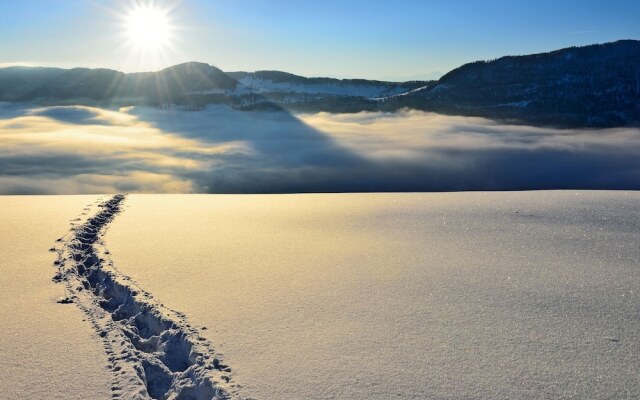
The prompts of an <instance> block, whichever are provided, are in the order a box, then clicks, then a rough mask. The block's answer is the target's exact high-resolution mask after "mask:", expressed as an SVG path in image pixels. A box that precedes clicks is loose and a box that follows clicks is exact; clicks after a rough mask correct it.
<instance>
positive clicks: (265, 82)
mask: <svg viewBox="0 0 640 400" xmlns="http://www.w3.org/2000/svg"><path fill="white" fill-rule="evenodd" d="M238 82H240V85H241V86H238V87H237V88H236V89H235V91H233V92H232V93H231V94H232V95H243V94H248V93H258V94H263V93H273V92H277V93H297V94H325V95H333V96H355V97H366V98H373V97H382V96H392V95H395V94H399V93H402V92H406V88H404V87H402V86H400V85H354V84H346V83H345V84H307V85H302V84H297V83H291V82H273V81H272V80H270V79H262V78H258V77H255V76H252V75H248V76H245V77H243V78H242V79H240V80H238Z"/></svg>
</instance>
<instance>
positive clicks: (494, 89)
mask: <svg viewBox="0 0 640 400" xmlns="http://www.w3.org/2000/svg"><path fill="white" fill-rule="evenodd" d="M390 102H391V103H395V105H396V106H409V107H412V108H418V109H422V110H429V111H438V112H445V113H451V114H463V115H477V116H482V117H489V118H499V119H513V120H517V121H524V122H528V123H534V124H552V125H561V126H621V125H629V124H636V125H637V124H638V123H640V41H636V40H622V41H618V42H614V43H608V44H602V45H591V46H585V47H571V48H567V49H562V50H557V51H553V52H550V53H543V54H534V55H528V56H519V57H512V56H510V57H502V58H499V59H497V60H493V61H478V62H474V63H470V64H466V65H463V66H462V67H460V68H457V69H454V70H453V71H451V72H449V73H447V74H446V75H444V76H443V77H442V78H441V79H440V80H439V81H438V82H437V84H436V85H433V86H431V87H429V88H428V89H426V90H422V91H419V92H416V93H412V94H410V95H408V96H407V97H406V98H403V99H401V101H398V99H392V100H391V101H390Z"/></svg>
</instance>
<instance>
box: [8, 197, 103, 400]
mask: <svg viewBox="0 0 640 400" xmlns="http://www.w3.org/2000/svg"><path fill="white" fill-rule="evenodd" d="M96 199H97V196H40V197H36V196H2V197H0V286H1V287H2V290H1V291H0V304H1V305H2V306H1V307H0V321H1V323H2V329H1V333H0V398H1V399H54V400H55V399H78V400H80V399H110V398H111V379H112V377H111V373H110V371H109V370H108V369H107V356H106V354H105V353H104V349H103V348H102V344H101V343H100V341H99V340H97V339H96V336H95V334H94V332H93V330H92V329H91V326H90V325H89V324H88V323H87V322H83V314H82V313H81V312H80V310H78V309H77V308H76V307H74V306H73V305H72V304H58V303H57V302H56V301H57V300H58V299H59V298H60V297H63V296H64V288H63V287H61V286H59V285H56V284H54V283H53V282H52V280H51V279H52V278H53V275H54V271H55V270H54V268H53V266H52V263H53V261H54V259H55V254H53V253H51V252H49V251H48V250H49V248H51V247H52V246H53V245H54V244H55V243H56V239H58V238H59V237H60V236H62V235H64V234H66V233H67V231H68V230H69V228H70V225H69V221H71V220H74V219H76V218H77V217H81V213H83V208H84V207H85V206H86V205H87V204H91V203H92V202H94V201H95V200H96Z"/></svg>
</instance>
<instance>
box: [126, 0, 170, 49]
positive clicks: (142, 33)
mask: <svg viewBox="0 0 640 400" xmlns="http://www.w3.org/2000/svg"><path fill="white" fill-rule="evenodd" d="M125 25H126V31H127V32H126V34H127V37H128V38H129V40H130V42H131V43H132V44H133V45H134V46H135V47H137V48H139V49H143V50H158V49H162V48H164V47H166V46H167V45H168V44H169V40H170V36H171V24H170V23H169V19H168V17H167V12H166V11H165V10H162V9H160V8H157V7H154V6H152V5H147V6H139V7H136V8H133V9H132V10H131V11H130V12H129V14H128V15H127V16H126V18H125Z"/></svg>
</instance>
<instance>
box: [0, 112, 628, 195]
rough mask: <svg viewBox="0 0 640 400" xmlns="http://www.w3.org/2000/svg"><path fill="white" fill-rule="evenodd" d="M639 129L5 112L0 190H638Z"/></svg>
mask: <svg viewBox="0 0 640 400" xmlns="http://www.w3.org/2000/svg"><path fill="white" fill-rule="evenodd" d="M637 154H640V130H638V129H608V130H557V129H547V128H535V127H527V126H516V125H504V124H499V123H496V122H493V121H489V120H485V119H481V118H469V117H451V116H443V115H437V114H432V113H424V112H417V111H406V112H399V113H392V114H386V113H359V114H326V113H319V114H302V115H292V114H290V113H288V112H286V111H282V112H245V111H236V110H232V109H230V108H228V107H226V106H212V107H208V108H207V109H206V110H203V111H196V112H193V111H182V110H160V109H155V108H148V107H135V108H127V109H120V110H105V109H99V108H92V107H84V106H64V107H61V106H57V107H41V106H29V105H14V104H0V193H2V194H31V193H98V192H114V191H120V192H147V193H155V192H160V193H167V192H172V193H175V192H187V193H188V192H202V193H272V192H317V191H329V192H332V191H432V190H439V191H440V190H512V189H553V188H576V189H578V188H580V189H640V160H639V159H638V157H637Z"/></svg>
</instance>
